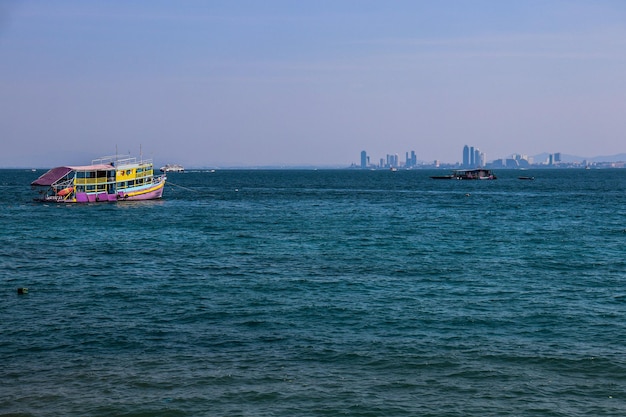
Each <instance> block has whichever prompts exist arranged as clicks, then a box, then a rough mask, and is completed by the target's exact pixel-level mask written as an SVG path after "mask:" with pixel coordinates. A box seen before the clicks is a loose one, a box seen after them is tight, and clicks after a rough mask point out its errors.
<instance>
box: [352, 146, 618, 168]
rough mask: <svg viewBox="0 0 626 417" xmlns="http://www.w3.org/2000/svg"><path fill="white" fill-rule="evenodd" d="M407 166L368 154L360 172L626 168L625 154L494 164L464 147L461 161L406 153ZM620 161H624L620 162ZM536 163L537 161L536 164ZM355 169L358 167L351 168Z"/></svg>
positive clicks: (515, 157)
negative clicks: (425, 159) (417, 169)
mask: <svg viewBox="0 0 626 417" xmlns="http://www.w3.org/2000/svg"><path fill="white" fill-rule="evenodd" d="M405 155H406V156H405V160H404V162H403V161H402V160H400V159H399V156H398V154H397V153H396V154H386V156H385V158H380V159H378V160H377V161H376V160H374V161H372V159H371V156H370V155H368V153H367V151H366V150H362V151H361V153H360V164H359V165H358V166H359V167H360V168H363V169H365V168H419V167H422V168H439V167H440V166H446V167H450V166H457V167H458V168H485V167H487V168H510V169H516V168H530V167H533V166H552V167H575V166H588V165H593V164H601V165H603V166H614V167H619V168H623V167H624V165H626V153H625V154H617V155H609V156H606V157H605V159H604V160H603V157H596V158H586V157H576V158H575V159H576V160H575V161H564V160H563V153H561V152H554V153H543V154H542V155H544V158H543V159H541V160H539V158H536V157H534V156H529V155H526V154H519V153H514V154H511V155H509V156H507V157H505V158H497V159H494V160H492V161H488V160H487V159H486V154H485V153H484V152H482V151H481V150H480V149H479V148H477V147H474V146H471V145H464V146H463V149H462V155H461V158H460V162H459V161H441V160H433V161H423V160H418V158H417V153H416V151H415V150H411V151H410V152H409V151H407V152H406V153H405ZM620 158H621V159H620ZM536 159H537V160H536ZM352 166H353V167H354V166H356V164H354V163H353V164H352Z"/></svg>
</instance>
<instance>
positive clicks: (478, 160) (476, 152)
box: [472, 148, 483, 168]
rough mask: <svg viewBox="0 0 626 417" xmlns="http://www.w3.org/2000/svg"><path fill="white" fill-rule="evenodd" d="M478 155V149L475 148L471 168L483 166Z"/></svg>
mask: <svg viewBox="0 0 626 417" xmlns="http://www.w3.org/2000/svg"><path fill="white" fill-rule="evenodd" d="M480 156H481V153H480V149H478V148H475V149H474V163H473V164H472V168H476V167H482V166H483V163H482V161H481V158H480Z"/></svg>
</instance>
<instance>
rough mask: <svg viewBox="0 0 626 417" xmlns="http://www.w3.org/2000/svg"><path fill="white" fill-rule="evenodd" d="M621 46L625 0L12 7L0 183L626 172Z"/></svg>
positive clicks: (1, 16) (0, 114)
mask: <svg viewBox="0 0 626 417" xmlns="http://www.w3.org/2000/svg"><path fill="white" fill-rule="evenodd" d="M624 39H626V2H617V1H613V0H596V1H586V0H567V1H565V0H550V1H538V0H529V1H524V2H503V1H497V0H475V1H471V2H468V1H458V0H441V1H436V2H426V1H421V2H419V1H413V0H398V1H394V2H381V1H366V0H365V1H363V0H343V1H339V2H293V1H288V0H267V1H262V2H245V3H242V2H239V1H232V2H206V1H200V0H189V1H185V2H103V1H95V2H92V1H90V2H84V1H78V0H58V1H54V2H47V1H41V0H22V1H5V2H0V56H2V60H0V97H1V98H2V99H1V100H0V140H1V141H2V151H0V167H47V166H57V165H63V164H74V165H79V164H84V163H85V162H86V161H87V162H88V161H90V160H91V159H94V158H98V157H100V156H103V155H111V154H113V153H114V152H115V149H118V150H119V153H121V154H127V153H131V154H133V155H138V153H139V149H140V147H142V148H143V153H144V155H146V156H149V157H153V158H154V160H155V161H156V162H157V163H180V164H182V165H184V166H186V167H220V166H313V165H316V166H345V165H349V164H352V163H355V164H359V163H360V161H359V159H356V160H355V158H358V157H359V155H358V153H359V152H360V150H361V149H367V150H368V153H369V154H371V155H375V156H376V159H377V161H376V163H378V162H380V158H383V159H384V161H385V163H386V162H387V160H386V155H387V154H389V155H392V156H394V157H395V154H396V153H398V157H399V159H400V160H402V159H404V158H405V157H406V154H405V152H406V151H407V150H408V151H409V152H410V150H411V149H414V150H415V152H416V155H417V159H418V160H420V161H429V162H431V161H435V160H439V161H441V162H442V163H444V162H446V163H447V162H462V159H460V158H461V156H460V154H459V151H458V150H459V149H461V148H462V147H463V146H464V145H465V144H468V145H470V146H474V147H478V148H480V150H481V152H485V154H486V156H487V158H488V159H489V160H495V159H498V158H508V156H509V155H511V154H513V153H516V152H517V153H526V154H528V155H537V154H540V153H542V152H555V151H560V152H564V153H565V152H566V153H569V154H573V155H585V156H589V157H592V156H598V155H614V154H619V153H621V152H626V145H624V143H626V140H624V135H625V133H624V132H626V118H624V117H623V110H622V109H623V102H624V97H626V83H625V82H624V74H625V73H626V60H624V56H625V55H626V44H625V43H624ZM394 150H398V151H394ZM470 158H471V157H470ZM409 159H410V158H409ZM371 162H374V161H371Z"/></svg>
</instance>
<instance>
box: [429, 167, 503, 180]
mask: <svg viewBox="0 0 626 417" xmlns="http://www.w3.org/2000/svg"><path fill="white" fill-rule="evenodd" d="M430 178H432V179H434V180H495V179H497V177H496V176H495V174H494V173H493V172H492V171H491V170H490V169H484V168H476V169H457V170H455V171H453V172H452V174H449V175H433V176H431V177H430Z"/></svg>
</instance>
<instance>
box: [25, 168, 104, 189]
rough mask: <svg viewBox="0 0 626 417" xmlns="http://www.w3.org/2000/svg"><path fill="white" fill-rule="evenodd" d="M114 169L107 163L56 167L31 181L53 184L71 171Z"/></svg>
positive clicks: (38, 183)
mask: <svg viewBox="0 0 626 417" xmlns="http://www.w3.org/2000/svg"><path fill="white" fill-rule="evenodd" d="M112 169H115V167H113V166H111V165H107V164H96V165H80V166H63V167H56V168H52V169H51V170H49V171H48V172H46V173H44V174H43V175H42V176H40V177H39V178H37V179H36V180H35V181H33V182H31V183H30V185H42V186H46V185H52V184H54V183H55V182H57V181H58V180H60V179H61V178H63V177H64V176H66V175H67V174H68V173H70V172H71V171H108V170H112Z"/></svg>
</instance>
